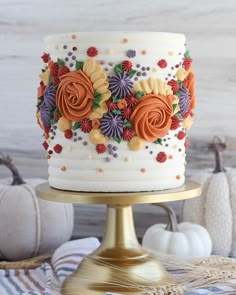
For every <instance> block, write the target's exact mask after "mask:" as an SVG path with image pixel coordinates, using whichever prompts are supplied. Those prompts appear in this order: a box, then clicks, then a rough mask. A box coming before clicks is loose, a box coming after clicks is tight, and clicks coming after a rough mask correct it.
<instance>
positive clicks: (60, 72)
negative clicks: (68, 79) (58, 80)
mask: <svg viewBox="0 0 236 295" xmlns="http://www.w3.org/2000/svg"><path fill="white" fill-rule="evenodd" d="M69 71H70V70H69V68H68V67H67V66H62V67H60V68H59V70H58V77H61V76H62V75H65V74H67V73H69Z"/></svg>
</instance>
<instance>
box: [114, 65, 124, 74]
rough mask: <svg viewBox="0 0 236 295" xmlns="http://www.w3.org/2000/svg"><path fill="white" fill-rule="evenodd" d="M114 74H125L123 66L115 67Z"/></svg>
mask: <svg viewBox="0 0 236 295" xmlns="http://www.w3.org/2000/svg"><path fill="white" fill-rule="evenodd" d="M114 72H115V73H121V72H123V69H122V64H117V65H115V67H114Z"/></svg>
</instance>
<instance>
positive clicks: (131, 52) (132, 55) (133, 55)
mask: <svg viewBox="0 0 236 295" xmlns="http://www.w3.org/2000/svg"><path fill="white" fill-rule="evenodd" d="M126 55H127V56H128V57H129V58H133V57H135V56H136V51H135V50H132V49H129V50H128V51H127V52H126Z"/></svg>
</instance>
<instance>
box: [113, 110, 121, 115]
mask: <svg viewBox="0 0 236 295" xmlns="http://www.w3.org/2000/svg"><path fill="white" fill-rule="evenodd" d="M112 113H113V114H115V115H121V110H113V111H112Z"/></svg>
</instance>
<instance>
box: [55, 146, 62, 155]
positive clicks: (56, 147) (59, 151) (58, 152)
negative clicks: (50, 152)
mask: <svg viewBox="0 0 236 295" xmlns="http://www.w3.org/2000/svg"><path fill="white" fill-rule="evenodd" d="M53 149H54V151H55V153H57V154H60V153H61V151H62V146H61V145H60V144H56V145H55V146H54V147H53Z"/></svg>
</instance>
